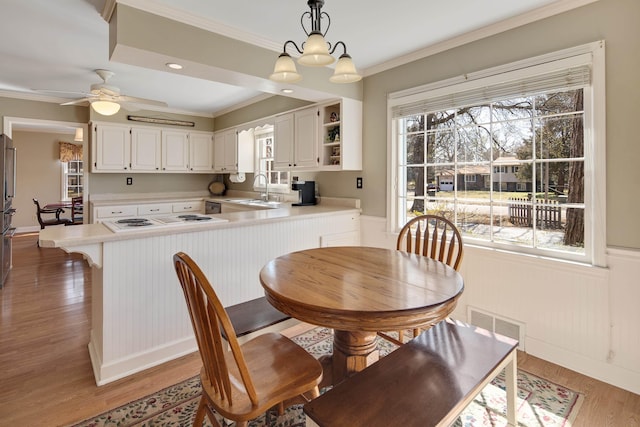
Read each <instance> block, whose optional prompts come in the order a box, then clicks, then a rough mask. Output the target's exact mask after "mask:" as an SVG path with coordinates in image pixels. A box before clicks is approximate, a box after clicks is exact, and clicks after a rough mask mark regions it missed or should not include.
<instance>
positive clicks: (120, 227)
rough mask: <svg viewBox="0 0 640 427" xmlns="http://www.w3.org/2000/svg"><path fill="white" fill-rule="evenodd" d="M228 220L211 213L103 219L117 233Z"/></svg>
mask: <svg viewBox="0 0 640 427" xmlns="http://www.w3.org/2000/svg"><path fill="white" fill-rule="evenodd" d="M227 221H228V220H227V219H224V218H217V217H214V216H210V215H199V214H184V215H173V216H164V217H148V218H147V217H132V218H121V219H117V220H115V219H114V220H110V221H103V224H104V225H105V226H106V227H107V228H109V230H111V231H113V232H115V233H120V232H135V231H144V230H149V229H156V228H160V227H180V226H182V225H195V224H213V223H221V222H227Z"/></svg>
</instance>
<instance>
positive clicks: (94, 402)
mask: <svg viewBox="0 0 640 427" xmlns="http://www.w3.org/2000/svg"><path fill="white" fill-rule="evenodd" d="M13 241H14V258H13V270H12V271H11V273H10V275H9V279H8V281H7V283H6V284H5V286H4V288H3V289H2V290H0V308H1V312H0V426H64V425H68V424H71V423H73V422H76V421H80V420H82V419H85V418H88V417H90V416H92V415H96V414H99V413H101V412H104V411H105V410H107V409H111V408H113V407H116V406H119V405H122V404H125V403H127V402H130V401H132V400H135V399H137V398H139V397H143V396H145V395H147V394H149V393H152V392H154V391H157V390H159V389H161V388H164V387H167V386H170V385H172V384H175V383H176V382H178V381H180V380H183V379H186V378H189V377H191V376H193V375H196V374H197V372H198V370H199V367H200V359H199V357H198V355H197V353H194V354H192V355H189V356H185V357H182V358H180V359H177V360H174V361H172V362H169V363H166V364H163V365H161V366H158V367H155V368H152V369H149V370H147V371H145V372H142V373H139V374H136V375H132V376H130V377H128V378H125V379H123V380H120V381H117V382H114V383H111V384H107V385H105V386H102V387H97V386H96V385H95V381H94V377H93V373H92V370H91V364H90V361H89V353H88V350H87V343H88V342H89V329H90V306H91V274H90V270H89V268H88V267H87V264H86V262H84V261H83V259H82V257H81V256H79V255H77V254H71V255H70V254H66V253H64V252H63V251H61V250H58V249H43V248H38V247H37V246H36V235H19V236H18V237H16V238H14V240H13ZM176 286H177V282H176ZM292 333H293V332H292ZM518 357H519V360H518V365H519V366H521V367H523V368H524V369H526V370H527V371H529V372H531V373H533V374H535V375H538V376H541V377H543V378H547V379H549V380H551V381H554V382H556V383H559V384H562V385H564V386H566V387H569V388H571V389H573V390H577V391H580V392H582V393H584V394H585V395H586V400H585V403H584V404H583V406H582V409H581V410H580V413H579V416H578V419H577V420H576V422H575V423H574V424H573V426H574V427H575V426H598V427H604V426H612V427H632V426H640V396H639V395H636V394H633V393H629V392H626V391H624V390H621V389H619V388H617V387H612V386H609V385H607V384H605V383H602V382H600V381H597V380H594V379H592V378H589V377H585V376H583V375H580V374H577V373H575V372H573V371H570V370H568V369H564V368H562V367H559V366H557V365H554V364H551V363H548V362H545V361H543V360H541V359H539V358H536V357H533V356H529V355H526V354H523V353H519V354H518Z"/></svg>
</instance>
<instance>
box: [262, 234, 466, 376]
mask: <svg viewBox="0 0 640 427" xmlns="http://www.w3.org/2000/svg"><path fill="white" fill-rule="evenodd" d="M260 282H261V283H262V287H263V288H264V292H265V295H266V298H267V300H268V301H269V302H270V303H271V304H272V305H273V306H274V307H275V308H277V309H278V310H280V311H281V312H283V313H286V314H288V315H290V316H292V317H294V318H296V319H298V320H301V321H304V322H307V323H311V324H314V325H320V326H325V327H329V328H333V329H334V339H333V355H332V357H331V360H330V366H331V371H330V372H325V377H327V376H330V377H331V378H330V379H329V378H325V380H329V381H328V382H329V383H333V384H337V383H338V382H340V381H341V380H342V379H344V378H346V377H348V376H350V375H353V374H354V373H356V372H359V371H361V370H363V369H364V368H365V367H367V366H368V365H370V364H372V363H374V362H376V361H377V360H378V358H379V353H378V349H377V341H376V333H377V332H378V331H398V330H404V329H411V328H417V327H425V326H429V325H433V324H435V323H437V322H438V321H440V320H442V319H444V318H445V317H447V316H448V315H449V314H450V313H451V312H452V311H453V309H454V308H455V305H456V303H457V300H458V298H459V297H460V295H461V294H462V291H463V289H464V283H463V280H462V276H461V275H460V274H459V273H458V272H457V271H455V270H454V269H453V268H451V267H449V266H448V265H446V264H444V263H442V262H440V261H436V260H433V259H430V258H427V257H424V256H421V255H416V254H411V253H407V252H403V251H399V250H395V249H384V248H373V247H362V246H341V247H323V248H315V249H308V250H303V251H298V252H293V253H289V254H286V255H283V256H280V257H278V258H275V259H273V260H271V261H270V262H268V263H267V264H266V265H265V266H264V267H263V268H262V270H261V271H260ZM325 367H327V366H326V365H325ZM323 382H326V381H323Z"/></svg>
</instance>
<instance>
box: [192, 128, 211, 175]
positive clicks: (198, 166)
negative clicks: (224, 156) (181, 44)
mask: <svg viewBox="0 0 640 427" xmlns="http://www.w3.org/2000/svg"><path fill="white" fill-rule="evenodd" d="M189 170H191V171H194V172H211V171H212V170H213V133H211V132H189Z"/></svg>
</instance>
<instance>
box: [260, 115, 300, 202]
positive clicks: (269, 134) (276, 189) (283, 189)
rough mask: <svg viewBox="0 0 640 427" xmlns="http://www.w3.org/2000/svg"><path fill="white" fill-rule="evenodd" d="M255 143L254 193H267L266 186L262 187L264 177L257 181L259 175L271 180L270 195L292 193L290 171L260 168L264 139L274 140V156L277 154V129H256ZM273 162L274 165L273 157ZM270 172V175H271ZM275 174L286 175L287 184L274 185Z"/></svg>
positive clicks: (268, 126) (272, 127) (265, 126)
mask: <svg viewBox="0 0 640 427" xmlns="http://www.w3.org/2000/svg"><path fill="white" fill-rule="evenodd" d="M253 138H254V139H253V141H254V153H255V158H254V172H253V177H254V180H253V190H254V191H266V186H265V185H261V184H262V182H263V181H264V179H262V177H261V178H260V179H256V177H258V175H264V176H268V179H269V192H270V193H279V194H288V193H289V192H290V191H291V173H290V172H289V171H286V172H285V171H279V170H271V171H265V170H263V169H261V168H260V166H261V160H262V159H263V158H262V157H261V156H260V153H261V150H260V141H261V140H263V139H268V138H271V140H272V144H273V145H272V147H273V148H272V150H274V151H272V156H273V155H274V154H275V143H276V141H275V129H274V126H273V125H264V126H263V127H260V128H255V129H254V130H253ZM271 159H272V160H271V161H272V164H273V157H271ZM269 172H270V173H269ZM273 172H277V173H278V174H282V173H286V175H287V178H286V181H287V182H286V183H285V184H278V183H275V184H274V183H272V182H271V173H273Z"/></svg>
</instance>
